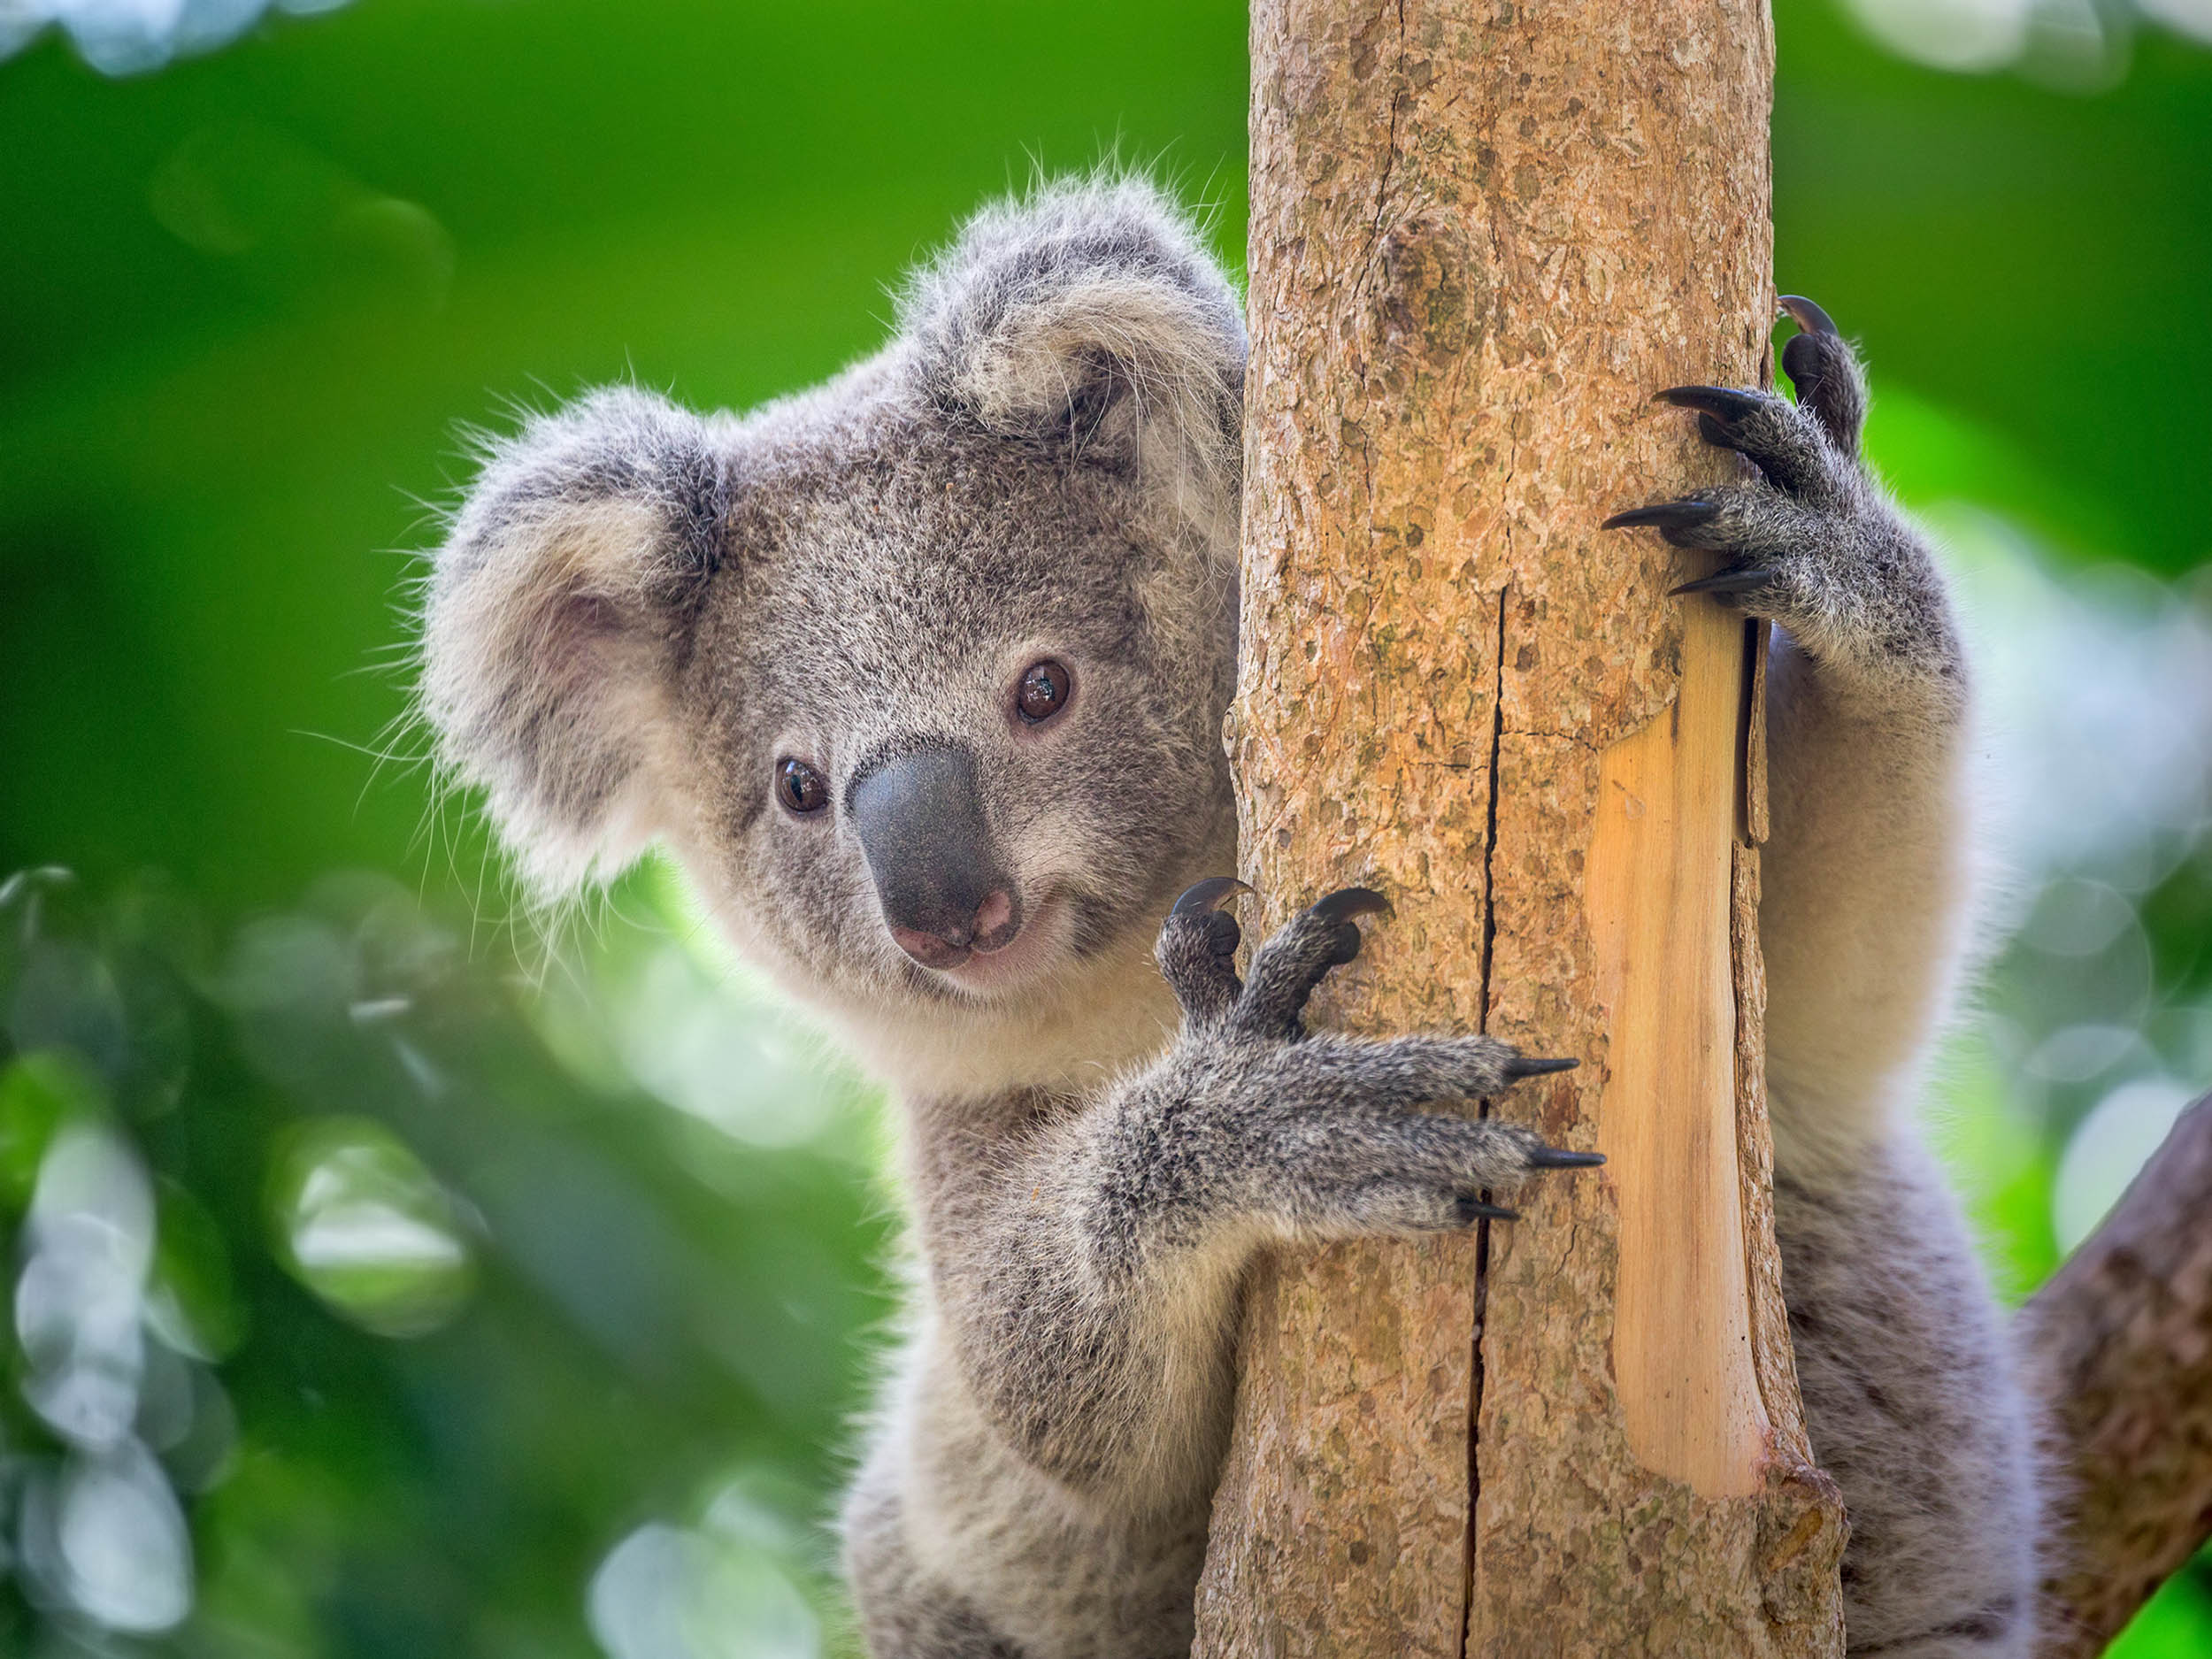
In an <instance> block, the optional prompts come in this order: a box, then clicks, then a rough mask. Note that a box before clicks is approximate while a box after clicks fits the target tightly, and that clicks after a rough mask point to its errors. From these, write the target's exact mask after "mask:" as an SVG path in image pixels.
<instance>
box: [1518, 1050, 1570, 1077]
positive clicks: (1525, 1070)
mask: <svg viewBox="0 0 2212 1659" xmlns="http://www.w3.org/2000/svg"><path fill="white" fill-rule="evenodd" d="M1580 1064H1582V1062H1581V1061H1579V1060H1539V1059H1536V1058H1534V1057H1532V1056H1529V1055H1525V1054H1517V1055H1515V1056H1513V1057H1512V1058H1511V1059H1510V1060H1508V1061H1507V1062H1506V1063H1505V1074H1506V1076H1508V1077H1543V1076H1545V1075H1546V1074H1547V1073H1549V1072H1553V1071H1573V1070H1574V1069H1575V1067H1577V1066H1578V1065H1580Z"/></svg>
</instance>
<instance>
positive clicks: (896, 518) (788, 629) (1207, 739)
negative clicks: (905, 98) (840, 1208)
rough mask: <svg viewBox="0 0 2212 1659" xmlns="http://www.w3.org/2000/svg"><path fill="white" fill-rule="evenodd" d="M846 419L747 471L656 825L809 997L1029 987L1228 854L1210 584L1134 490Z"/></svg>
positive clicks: (967, 444)
mask: <svg viewBox="0 0 2212 1659" xmlns="http://www.w3.org/2000/svg"><path fill="white" fill-rule="evenodd" d="M856 402H857V406H856V407H855V408H852V409H849V410H847V411H841V419H839V420H838V421H837V422H836V423H835V424H834V425H833V426H828V427H826V428H824V427H822V426H816V427H814V428H812V429H811V430H808V431H805V432H803V434H800V435H798V436H796V437H794V438H792V439H789V440H787V441H784V442H777V441H776V440H775V439H773V438H772V437H768V436H766V435H765V434H764V436H763V439H762V441H761V442H760V444H759V447H758V449H757V450H756V451H754V452H753V453H752V454H751V455H750V456H749V459H748V465H746V466H745V467H744V468H741V470H740V477H741V495H740V499H739V502H738V504H737V506H736V507H735V510H734V511H733V514H732V517H731V519H730V539H731V544H732V545H733V547H735V548H736V549H741V550H740V551H739V552H738V553H737V554H736V555H735V557H733V558H732V559H730V560H729V561H728V562H727V563H726V565H725V566H724V568H723V570H722V571H721V572H720V573H719V574H718V576H717V577H716V578H715V579H714V580H713V581H712V583H711V586H710V590H709V593H708V595H707V596H706V598H705V601H704V603H703V607H702V613H701V615H700V617H699V618H698V619H697V622H696V624H695V631H694V634H693V636H692V645H691V649H690V651H689V653H688V656H687V659H686V661H685V664H684V665H683V668H682V670H681V678H680V689H679V692H678V699H677V708H678V710H679V715H678V720H677V725H678V726H679V728H680V730H681V731H682V732H683V733H685V734H686V736H687V743H686V748H687V750H688V759H687V764H686V765H685V766H684V768H683V775H682V776H681V777H680V778H679V779H678V780H676V782H675V787H676V789H677V791H678V792H679V794H680V797H681V799H680V803H679V806H680V811H679V814H678V815H677V817H676V818H675V820H674V821H672V823H671V825H670V826H669V830H668V832H667V833H670V835H671V837H672V840H673V841H675V842H676V844H677V845H678V846H679V847H680V849H681V850H682V851H683V853H684V856H685V857H686V860H687V863H688V864H689V865H690V866H691V869H692V872H693V874H694V876H695V879H696V880H697V881H698V883H699V885H700V886H701V887H703V888H705V889H706V890H707V891H708V892H709V894H710V897H711V900H712V902H714V904H715V906H716V908H717V910H718V913H720V914H721V915H722V917H723V918H724V919H725V921H726V923H727V925H728V926H730V928H731V930H732V931H733V933H739V934H740V935H741V936H746V937H749V940H750V941H751V942H752V943H753V944H754V945H755V946H756V948H757V949H763V950H764V951H765V953H767V954H769V955H771V956H772V957H773V958H775V959H777V960H778V961H780V963H782V964H787V966H789V967H793V968H796V969H798V970H800V971H801V972H804V973H805V974H806V975H807V976H808V977H810V979H813V980H815V981H816V982H817V984H818V985H819V986H822V987H827V988H833V989H834V990H835V991H837V992H838V993H841V994H842V995H870V994H878V995H881V994H890V995H912V996H917V997H920V998H923V999H944V998H952V999H956V1000H961V1001H973V1000H1006V999H1014V1000H1018V999H1021V998H1024V997H1027V996H1030V995H1035V994H1037V993H1039V992H1041V991H1042V990H1044V989H1046V988H1048V985H1049V982H1050V981H1051V980H1052V979H1055V978H1056V977H1058V976H1059V975H1061V974H1062V973H1063V972H1064V971H1065V970H1066V969H1068V968H1069V967H1071V966H1075V965H1078V964H1081V963H1082V962H1083V961H1084V960H1086V959H1087V958H1090V957H1093V956H1096V955H1098V954H1099V953H1100V952H1102V951H1103V950H1105V949H1108V948H1109V947H1110V946H1112V945H1113V944H1115V943H1116V942H1117V941H1120V940H1122V939H1123V938H1124V937H1125V935H1127V934H1128V933H1130V932H1131V931H1132V930H1133V929H1143V930H1145V932H1146V933H1149V930H1150V929H1151V928H1152V927H1154V926H1156V925H1157V923H1158V921H1159V918H1160V917H1161V916H1162V915H1163V914H1164V911H1165V910H1166V907H1167V904H1168V903H1169V902H1171V900H1172V898H1173V896H1174V894H1175V892H1176V891H1177V890H1178V889H1179V886H1180V885H1181V884H1182V883H1184V882H1186V881H1187V880H1188V879H1192V878H1193V876H1194V874H1197V873H1204V872H1202V871H1199V870H1198V869H1197V868H1196V864H1195V862H1194V861H1196V860H1199V859H1200V858H1202V856H1204V855H1205V854H1206V853H1208V852H1209V851H1210V850H1211V849H1213V848H1215V847H1217V845H1218V844H1219V841H1220V840H1221V838H1222V835H1223V833H1224V826H1225V821H1226V818H1227V815H1228V811H1229V807H1228V783H1227V774H1226V766H1225V760H1224V758H1223V756H1222V752H1221V743H1220V722H1221V715H1222V711H1223V709H1224V708H1225V704H1226V702H1227V698H1228V695H1229V690H1230V682H1231V679H1232V676H1233V659H1234V641H1233V623H1232V621H1231V619H1230V618H1231V617H1232V615H1233V596H1232V595H1231V594H1230V593H1229V592H1228V591H1227V589H1226V587H1225V565H1223V562H1222V561H1220V560H1218V559H1217V558H1212V557H1209V556H1208V552H1207V549H1204V548H1203V547H1202V546H1194V545H1191V544H1190V542H1191V538H1190V536H1189V534H1188V533H1187V531H1183V530H1180V529H1179V528H1177V527H1175V526H1161V525H1158V524H1156V523H1153V522H1152V521H1151V515H1149V514H1148V511H1147V508H1146V503H1144V501H1143V500H1142V499H1141V486H1139V485H1138V484H1137V483H1136V482H1135V481H1133V480H1131V479H1129V478H1128V477H1126V476H1124V475H1122V474H1120V473H1118V472H1113V471H1110V470H1103V469H1100V468H1097V467H1093V466H1084V465H1073V466H1071V465H1068V464H1067V463H1066V460H1065V457H1062V456H1059V455H1056V454H1053V453H1050V452H1044V453H1039V452H1033V451H1031V450H1029V449H1025V448H1021V447H1018V446H1016V447H1010V446H1008V445H1006V444H1005V443H1003V442H1000V441H997V440H995V439H993V438H991V437H990V436H988V435H987V434H970V433H962V432H959V431H956V430H953V431H949V430H948V429H947V427H946V426H945V424H944V423H943V422H942V421H941V419H936V418H934V417H933V415H932V414H931V413H930V412H929V411H926V410H920V411H918V410H917V409H916V408H915V407H914V406H912V405H911V404H910V403H908V402H907V401H906V400H903V399H902V398H899V397H897V396H886V397H881V398H876V399H869V398H864V399H860V400H856ZM765 424H766V426H767V427H768V428H769V430H770V431H772V429H773V427H774V426H775V424H776V416H775V411H768V414H767V416H766V418H765ZM747 486H749V489H748V488H747ZM1163 542H1164V543H1165V544H1164V545H1163Z"/></svg>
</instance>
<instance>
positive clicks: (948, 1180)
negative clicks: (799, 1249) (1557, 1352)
mask: <svg viewBox="0 0 2212 1659" xmlns="http://www.w3.org/2000/svg"><path fill="white" fill-rule="evenodd" d="M1366 896H1367V895H1351V898H1350V901H1349V902H1348V899H1347V896H1346V895H1338V897H1336V898H1335V899H1333V900H1325V901H1323V902H1321V903H1320V904H1318V905H1317V906H1315V907H1314V908H1313V909H1312V910H1309V911H1307V912H1305V913H1304V914H1303V915H1302V916H1301V917H1299V918H1295V919H1294V921H1292V922H1291V923H1290V924H1289V925H1288V926H1286V927H1285V928H1284V929H1283V930H1282V931H1281V932H1280V933H1277V934H1276V935H1275V937H1274V938H1273V939H1271V941H1269V942H1268V944H1267V945H1266V946H1265V947H1264V948H1263V949H1262V950H1261V951H1260V952H1259V953H1258V956H1257V957H1256V961H1255V963H1254V967H1253V975H1252V981H1251V983H1250V984H1249V985H1247V986H1242V987H1240V986H1239V984H1238V982H1237V979H1236V977H1235V972H1234V969H1233V965H1232V964H1231V962H1230V959H1229V954H1228V953H1229V951H1230V950H1232V949H1233V948H1234V943H1235V939H1236V928H1235V924H1234V923H1233V921H1232V920H1231V919H1230V918H1228V917H1227V916H1225V915H1223V914H1220V913H1217V912H1216V911H1213V910H1210V909H1209V908H1207V907H1206V906H1205V905H1204V904H1203V903H1198V904H1193V905H1188V906H1187V907H1184V908H1181V909H1179V912H1178V914H1177V915H1175V916H1173V917H1171V918H1170V920H1169V923H1168V925H1167V927H1166V929H1165V930H1164V933H1163V935H1162V939H1161V947H1160V954H1161V960H1162V965H1163V967H1164V969H1165V971H1166V972H1167V974H1168V978H1169V980H1170V983H1171V984H1172V985H1173V986H1174V987H1175V988H1176V991H1177V993H1178V995H1179V996H1180V997H1181V998H1182V1001H1183V1003H1184V1008H1185V1012H1186V1024H1185V1029H1184V1032H1183V1034H1182V1036H1181V1038H1180V1039H1179V1041H1177V1042H1176V1043H1175V1044H1174V1045H1173V1047H1172V1048H1170V1049H1169V1051H1168V1052H1167V1053H1166V1054H1165V1055H1164V1056H1161V1057H1160V1058H1159V1059H1158V1060H1156V1061H1155V1062H1153V1063H1152V1064H1149V1065H1148V1066H1147V1067H1145V1068H1144V1069H1143V1070H1142V1071H1139V1072H1136V1073H1134V1074H1133V1075H1131V1076H1129V1077H1127V1078H1125V1079H1122V1080H1120V1081H1118V1082H1117V1083H1115V1084H1113V1085H1111V1086H1110V1087H1107V1088H1105V1089H1103V1090H1102V1091H1101V1092H1100V1093H1098V1094H1095V1095H1093V1096H1090V1097H1088V1098H1087V1099H1083V1100H1079V1101H1076V1102H1038V1101H1035V1100H1032V1101H1029V1102H996V1103H995V1105H994V1106H992V1107H989V1108H983V1107H979V1106H978V1105H977V1104H975V1103H974V1102H968V1103H965V1104H963V1105H952V1104H947V1103H943V1102H936V1103H932V1102H917V1122H916V1135H917V1142H918V1144H917V1146H916V1148H915V1157H914V1164H915V1169H916V1175H917V1184H918V1187H919V1188H920V1191H919V1194H918V1196H919V1197H920V1200H921V1203H922V1211H923V1214H922V1226H923V1229H924V1234H925V1244H926V1253H927V1256H928V1258H929V1263H930V1271H931V1274H932V1282H933V1290H934V1293H935V1298H936V1302H937V1306H938V1311H939V1315H940V1317H941V1319H942V1321H943V1329H944V1331H945V1334H946V1335H947V1337H948V1338H949V1342H950V1345H951V1349H952V1353H953V1356H954V1357H955V1358H956V1362H957V1364H958V1366H959V1369H960V1372H961V1374H962V1376H963V1378H964V1380H965V1382H966V1384H967V1386H968V1388H969V1389H970V1390H971V1392H972V1394H973V1395H974V1397H975V1399H976V1402H977V1403H978V1405H979V1407H980V1408H981V1409H982V1411H983V1413H984V1414H985V1416H986V1417H987V1418H988V1419H989V1420H990V1421H991V1422H992V1423H994V1424H995V1426H996V1427H997V1428H998V1429H999V1431H1000V1432H1002V1434H1003V1435H1004V1436H1005V1438H1006V1439H1007V1440H1009V1441H1010V1443H1011V1444H1012V1445H1013V1447H1014V1448H1016V1449H1017V1450H1018V1452H1019V1453H1020V1454H1021V1455H1023V1456H1024V1457H1025V1459H1026V1460H1028V1461H1029V1462H1030V1463H1033V1464H1034V1465H1035V1466H1037V1467H1038V1468H1040V1469H1041V1470H1043V1471H1045V1472H1047V1473H1048V1474H1050V1475H1052V1476H1054V1477H1055V1478H1056V1479H1059V1480H1060V1481H1062V1482H1064V1483H1065V1484H1066V1485H1067V1486H1071V1487H1072V1488H1074V1489H1076V1490H1078V1491H1080V1492H1084V1493H1086V1494H1091V1495H1092V1496H1093V1497H1094V1498H1096V1499H1099V1500H1102V1501H1103V1502H1107V1503H1109V1504H1110V1505H1113V1506H1115V1507H1120V1508H1125V1509H1131V1510H1137V1509H1154V1508H1157V1507H1161V1506H1166V1505H1172V1504H1175V1503H1178V1502H1184V1501H1186V1500H1187V1498H1188V1497H1189V1496H1190V1495H1191V1494H1192V1492H1193V1490H1194V1487H1196V1488H1202V1486H1203V1485H1204V1483H1205V1482H1207V1481H1209V1480H1210V1479H1212V1475H1213V1471H1214V1470H1215V1468H1216V1466H1217V1461H1218V1456H1219V1453H1220V1449H1221V1447H1220V1438H1221V1435H1222V1434H1223V1432H1224V1431H1225V1426H1226V1413H1225V1404H1226V1400H1227V1391H1228V1389H1229V1387H1230V1385H1231V1376H1230V1356H1231V1344H1232V1342H1233V1338H1234V1327H1235V1319H1234V1317H1233V1314H1234V1298H1235V1295H1236V1287H1237V1280H1238V1277H1239V1275H1240V1272H1241V1271H1242V1269H1243V1267H1244V1265H1245V1263H1246V1262H1247V1261H1248V1259H1249V1257H1250V1256H1251V1254H1252V1252H1253V1251H1254V1250H1255V1249H1256V1248H1258V1247H1260V1246H1262V1245H1265V1244H1274V1243H1289V1242H1307V1243H1312V1242H1323V1241H1327V1240H1338V1239H1344V1238H1349V1237H1354V1236H1359V1235H1399V1236H1410V1235H1418V1234H1422V1233H1436V1232H1443V1231H1448V1230H1452V1229H1455V1228H1460V1227H1464V1226H1466V1225H1469V1224H1470V1223H1471V1222H1472V1221H1474V1220H1475V1219H1477V1218H1478V1217H1482V1216H1486V1215H1502V1214H1504V1213H1506V1212H1504V1211H1502V1210H1498V1209H1497V1208H1495V1207H1494V1206H1492V1205H1491V1204H1489V1203H1488V1202H1486V1199H1485V1196H1484V1194H1486V1193H1505V1192H1509V1191H1510V1190H1511V1189H1512V1188H1513V1187H1516V1186H1517V1185H1518V1184H1519V1183H1520V1181H1521V1180H1522V1179H1524V1178H1525V1176H1526V1175H1527V1174H1528V1173H1529V1172H1530V1171H1532V1170H1537V1169H1543V1168H1555V1167H1563V1166H1570V1165H1578V1164H1594V1163H1597V1162H1599V1161H1600V1160H1599V1159H1598V1158H1597V1157H1596V1156H1595V1155H1594V1154H1586V1153H1573V1152H1564V1151H1559V1150H1555V1149H1554V1148H1548V1147H1546V1146H1544V1145H1543V1143H1542V1142H1541V1141H1540V1140H1539V1139H1538V1137H1537V1136H1536V1135H1535V1134H1534V1133H1532V1132H1530V1131H1529V1130H1527V1129H1525V1128H1521V1127H1518V1126H1517V1125H1511V1124H1507V1123H1502V1122H1499V1121H1496V1120H1478V1119H1473V1118H1463V1117H1459V1116H1455V1115H1452V1114H1450V1113H1448V1111H1431V1110H1422V1109H1423V1108H1424V1107H1432V1106H1438V1105H1448V1104H1450V1103H1454V1102H1468V1101H1472V1100H1475V1099H1477V1098H1479V1097H1483V1096H1486V1095H1494V1094H1499V1093H1500V1092H1502V1090H1504V1089H1505V1088H1506V1087H1509V1085H1510V1084H1511V1083H1512V1082H1513V1081H1514V1080H1515V1079H1517V1078H1519V1077H1523V1076H1526V1075H1529V1074H1532V1073H1534V1072H1539V1071H1553V1070H1558V1069H1561V1067H1562V1066H1563V1064H1566V1063H1563V1062H1550V1061H1536V1060H1526V1059H1523V1058H1521V1057H1520V1056H1517V1054H1516V1053H1515V1051H1514V1050H1513V1049H1512V1048H1509V1047H1508V1046H1507V1045H1505V1044H1503V1043H1501V1042H1498V1041H1494V1040H1493V1039H1490V1038H1486V1037H1463V1038H1426V1037H1404V1038H1396V1039H1391V1040H1386V1041H1361V1040H1356V1039H1350V1038H1343V1037H1333V1036H1325V1035H1324V1036H1314V1037H1310V1038H1309V1037H1306V1036H1305V1035H1304V1034H1303V1032H1302V1027H1301V1025H1300V1022H1299V1018H1298V1013H1299V1010H1300V1009H1301V1007H1302V1005H1303V1003H1304V1002H1305V1000H1306V997H1307V995H1308V994H1309V993H1310V991H1311V989H1312V987H1313V986H1314V985H1315V984H1316V983H1317V981H1318V980H1319V979H1320V978H1321V977H1322V975H1323V974H1325V972H1327V971H1328V970H1329V969H1330V968H1331V967H1332V966H1333V965H1335V964H1338V963H1340V962H1343V961H1346V960H1348V959H1349V956H1351V954H1352V953H1353V952H1355V951H1356V949H1358V929H1357V927H1356V925H1355V924H1353V923H1352V922H1351V921H1350V920H1349V919H1348V915H1349V913H1350V910H1351V909H1352V908H1355V907H1356V901H1357V900H1360V899H1363V898H1365V897H1366ZM1010 1120H1011V1121H1010ZM1010 1128H1011V1129H1012V1131H1013V1133H1011V1135H1009V1133H1008V1131H1009V1129H1010Z"/></svg>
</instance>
